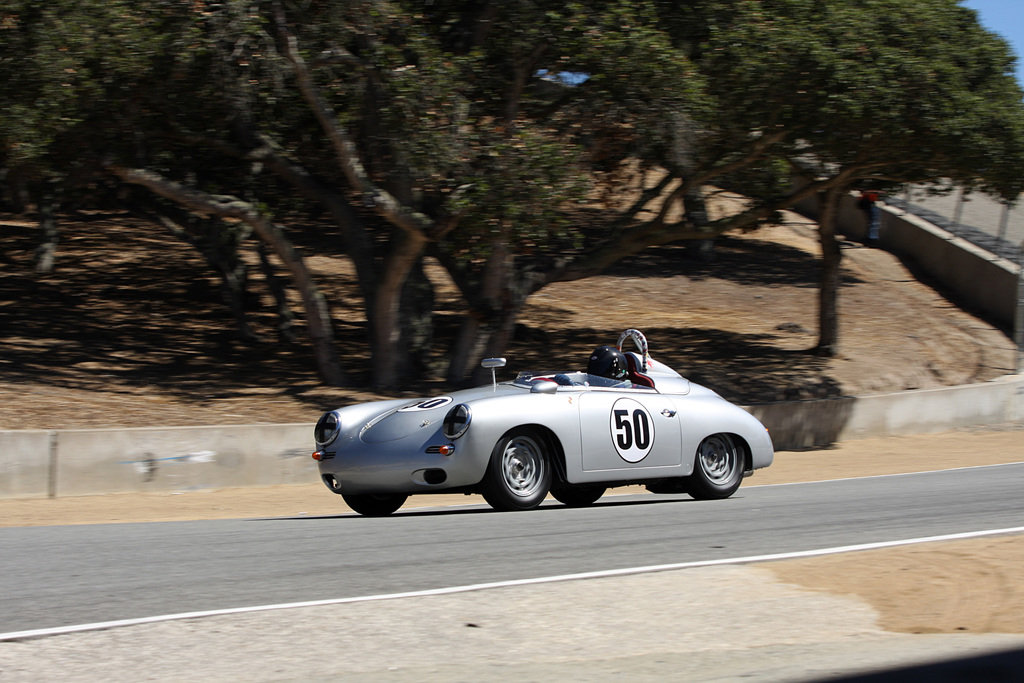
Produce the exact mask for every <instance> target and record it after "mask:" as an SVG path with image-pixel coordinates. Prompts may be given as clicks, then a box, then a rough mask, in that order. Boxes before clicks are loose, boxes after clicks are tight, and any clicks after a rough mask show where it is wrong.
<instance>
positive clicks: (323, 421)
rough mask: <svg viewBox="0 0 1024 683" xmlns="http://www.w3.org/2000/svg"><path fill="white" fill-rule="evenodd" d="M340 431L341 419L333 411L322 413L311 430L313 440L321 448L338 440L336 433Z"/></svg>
mask: <svg viewBox="0 0 1024 683" xmlns="http://www.w3.org/2000/svg"><path fill="white" fill-rule="evenodd" d="M340 431H341V418H339V417H338V414H337V413H336V412H334V411H331V412H329V413H324V414H323V416H322V417H321V418H320V419H319V420H318V421H317V423H316V427H314V428H313V438H315V439H316V442H317V443H318V444H320V445H321V446H326V445H327V444H329V443H331V442H332V441H334V440H335V439H336V438H338V432H340Z"/></svg>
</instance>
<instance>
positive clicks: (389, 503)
mask: <svg viewBox="0 0 1024 683" xmlns="http://www.w3.org/2000/svg"><path fill="white" fill-rule="evenodd" d="M341 497H342V498H344V499H345V503H346V504H348V506H349V507H350V508H352V509H353V510H354V511H355V512H358V513H359V514H361V515H363V516H364V517H387V516H388V515H390V514H391V513H392V512H394V511H395V510H397V509H398V508H400V507H402V505H403V504H404V503H405V501H406V500H408V499H409V496H407V495H405V494H404V493H391V494H383V493H381V494H377V493H359V494H352V493H343V494H341Z"/></svg>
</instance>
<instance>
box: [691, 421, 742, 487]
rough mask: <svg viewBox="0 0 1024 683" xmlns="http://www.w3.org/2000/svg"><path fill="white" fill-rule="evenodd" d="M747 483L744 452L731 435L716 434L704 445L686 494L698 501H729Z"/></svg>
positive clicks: (699, 448)
mask: <svg viewBox="0 0 1024 683" xmlns="http://www.w3.org/2000/svg"><path fill="white" fill-rule="evenodd" d="M742 481H743V449H741V448H740V447H739V446H737V445H736V442H735V441H733V438H732V437H731V436H729V435H728V434H712V435H711V436H709V437H707V438H706V439H704V440H703V441H701V442H700V446H698V447H697V457H696V461H695V462H694V464H693V474H692V475H691V476H689V477H687V478H686V492H687V493H689V494H690V496H691V497H693V498H696V499H697V500H715V499H720V498H728V497H729V496H731V495H732V494H734V493H736V489H738V488H739V487H740V483H741V482H742Z"/></svg>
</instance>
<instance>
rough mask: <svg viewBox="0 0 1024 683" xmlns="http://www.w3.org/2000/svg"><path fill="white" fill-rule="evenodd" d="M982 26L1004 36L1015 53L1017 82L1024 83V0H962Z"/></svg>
mask: <svg viewBox="0 0 1024 683" xmlns="http://www.w3.org/2000/svg"><path fill="white" fill-rule="evenodd" d="M963 4H964V6H965V7H970V8H971V9H973V10H977V12H978V19H980V20H981V24H982V26H984V27H985V28H987V29H988V30H990V31H992V32H993V33H998V34H999V35H1001V36H1002V37H1003V38H1005V39H1006V40H1007V41H1008V42H1009V43H1010V47H1012V48H1013V50H1014V52H1016V53H1017V82H1018V83H1020V84H1022V85H1024V64H1022V63H1021V62H1022V61H1024V0H964V2H963Z"/></svg>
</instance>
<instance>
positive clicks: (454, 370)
mask: <svg viewBox="0 0 1024 683" xmlns="http://www.w3.org/2000/svg"><path fill="white" fill-rule="evenodd" d="M449 272H451V273H452V275H453V277H454V276H455V275H456V274H455V273H454V271H452V269H451V268H449ZM507 272H508V248H507V245H506V244H505V242H504V241H502V240H500V239H499V240H495V241H494V242H493V243H492V245H491V255H490V256H489V257H488V258H487V262H486V263H485V264H484V267H483V272H482V273H481V274H480V277H479V279H477V278H471V280H470V281H461V282H460V281H459V280H456V281H457V282H460V286H459V288H460V289H461V290H462V294H463V298H465V299H466V301H467V303H468V304H469V311H467V314H466V317H465V318H464V319H463V321H462V325H461V326H460V327H459V333H458V336H457V337H456V339H455V344H454V346H453V347H452V357H451V359H450V360H449V362H448V372H447V375H446V377H445V379H446V380H447V381H448V382H449V383H451V384H455V385H459V384H463V383H465V382H466V380H467V379H468V378H469V377H471V376H472V375H473V366H474V365H475V364H476V363H478V362H479V361H480V359H481V358H483V354H484V348H485V347H486V346H487V340H488V339H489V337H490V332H491V331H492V330H493V329H494V327H493V326H494V322H495V318H496V317H497V312H498V311H500V309H501V290H502V284H503V281H504V280H505V278H506V274H507ZM474 290H475V291H474Z"/></svg>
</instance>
